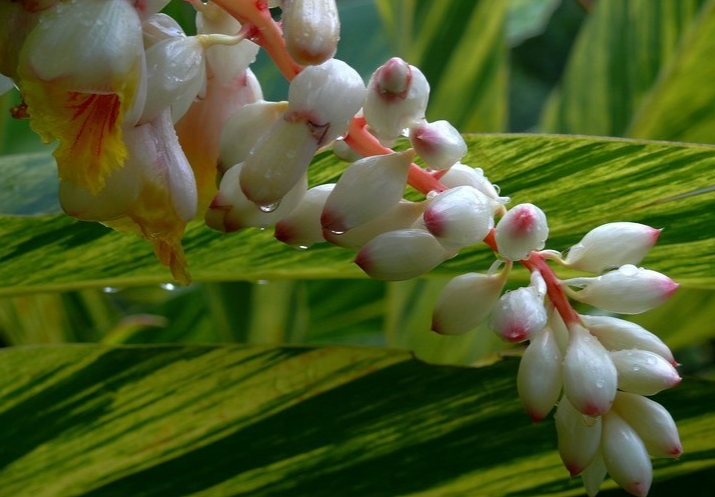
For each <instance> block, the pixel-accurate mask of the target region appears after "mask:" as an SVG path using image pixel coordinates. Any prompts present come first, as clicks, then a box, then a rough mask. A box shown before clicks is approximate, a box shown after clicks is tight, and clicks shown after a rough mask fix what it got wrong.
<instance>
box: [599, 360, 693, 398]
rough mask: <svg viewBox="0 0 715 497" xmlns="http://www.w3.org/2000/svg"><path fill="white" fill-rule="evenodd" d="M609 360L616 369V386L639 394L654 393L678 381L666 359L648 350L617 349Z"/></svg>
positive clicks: (672, 385) (670, 386) (675, 372)
mask: <svg viewBox="0 0 715 497" xmlns="http://www.w3.org/2000/svg"><path fill="white" fill-rule="evenodd" d="M611 360H613V364H615V366H616V369H617V370H618V388H619V389H621V390H624V391H626V392H632V393H637V394H639V395H655V394H657V393H658V392H660V391H662V390H665V389H666V388H672V387H674V386H675V385H677V384H678V383H680V379H681V378H680V376H679V375H678V372H677V371H676V370H675V368H674V367H673V366H671V365H670V363H669V362H668V361H666V360H665V359H663V358H662V357H661V356H659V355H658V354H656V353H653V352H650V351H648V350H637V349H634V350H617V351H615V352H611Z"/></svg>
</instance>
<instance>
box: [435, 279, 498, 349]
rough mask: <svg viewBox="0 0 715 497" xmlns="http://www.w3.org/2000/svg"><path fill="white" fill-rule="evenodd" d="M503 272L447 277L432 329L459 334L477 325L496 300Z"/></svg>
mask: <svg viewBox="0 0 715 497" xmlns="http://www.w3.org/2000/svg"><path fill="white" fill-rule="evenodd" d="M506 274H507V273H506V272H504V273H502V274H480V273H467V274H462V275H460V276H457V277H456V278H453V279H452V280H450V282H449V283H447V286H445V287H444V288H443V289H442V292H441V293H440V294H439V300H438V301H437V305H436V306H435V308H434V313H433V314H432V330H434V331H435V332H437V333H439V334H440V335H461V334H463V333H467V332H468V331H471V330H473V329H474V328H476V327H477V326H479V325H480V324H481V323H482V321H484V320H485V319H486V318H487V317H488V316H489V313H490V312H491V311H492V308H493V307H494V305H495V304H496V303H497V301H498V300H499V295H500V294H501V291H502V289H503V288H504V283H505V281H506Z"/></svg>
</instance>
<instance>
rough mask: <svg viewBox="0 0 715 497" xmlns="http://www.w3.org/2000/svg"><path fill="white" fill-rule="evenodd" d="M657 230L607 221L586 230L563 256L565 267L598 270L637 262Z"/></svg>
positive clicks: (644, 226) (641, 257)
mask: <svg viewBox="0 0 715 497" xmlns="http://www.w3.org/2000/svg"><path fill="white" fill-rule="evenodd" d="M660 231H661V230H657V229H655V228H651V227H650V226H646V225H644V224H638V223H626V222H622V223H609V224H604V225H602V226H599V227H598V228H595V229H593V230H591V231H589V232H588V233H587V234H586V236H584V237H583V239H582V240H581V241H580V242H578V243H577V244H576V245H574V246H573V247H571V249H570V250H569V252H568V255H567V256H566V263H567V264H568V266H569V267H571V268H574V269H579V270H582V271H590V272H593V273H600V272H602V271H604V270H606V269H612V268H617V267H620V266H622V265H624V264H638V263H640V262H641V261H642V260H643V257H645V255H646V254H647V253H648V251H649V250H650V249H651V247H653V245H654V244H655V242H656V241H657V240H658V235H660Z"/></svg>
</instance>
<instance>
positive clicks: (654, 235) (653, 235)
mask: <svg viewBox="0 0 715 497" xmlns="http://www.w3.org/2000/svg"><path fill="white" fill-rule="evenodd" d="M651 230H652V231H651V233H650V236H651V240H652V243H653V245H655V242H657V241H658V237H659V236H660V232H661V231H663V228H660V229H657V228H651Z"/></svg>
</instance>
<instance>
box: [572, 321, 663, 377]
mask: <svg viewBox="0 0 715 497" xmlns="http://www.w3.org/2000/svg"><path fill="white" fill-rule="evenodd" d="M581 319H582V320H583V322H584V324H586V326H587V327H588V329H589V331H590V332H591V334H592V335H593V336H595V337H596V338H598V341H599V342H601V343H602V344H603V346H604V347H606V348H607V349H608V350H628V349H640V350H650V351H651V352H655V353H656V354H658V355H660V356H661V357H663V358H665V359H666V360H667V361H668V362H670V363H671V364H672V365H673V366H676V365H677V363H676V361H675V359H674V358H673V353H672V352H671V351H670V349H669V348H668V346H667V345H666V344H665V343H663V341H662V340H661V339H660V338H658V337H657V336H655V335H654V334H653V333H651V332H650V331H648V330H646V329H644V328H643V327H641V326H639V325H637V324H636V323H632V322H630V321H626V320H625V319H618V318H614V317H610V316H586V315H583V316H581Z"/></svg>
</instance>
